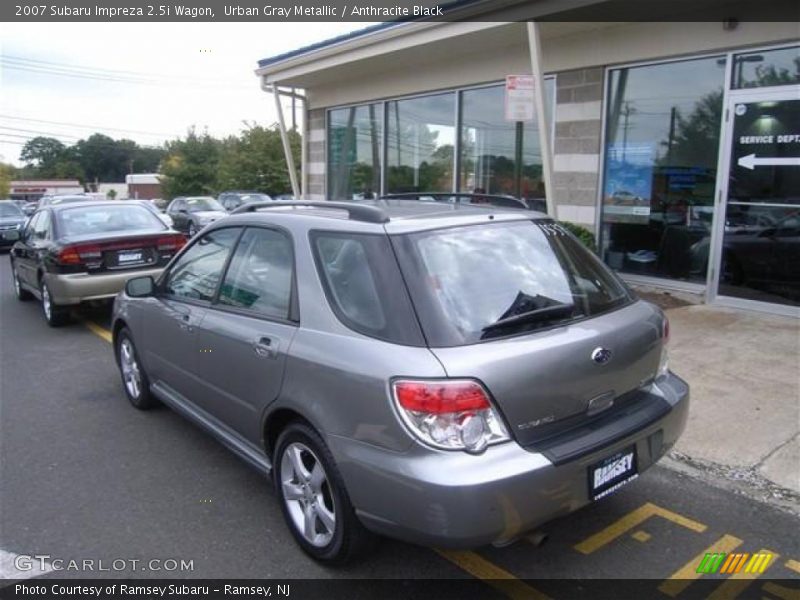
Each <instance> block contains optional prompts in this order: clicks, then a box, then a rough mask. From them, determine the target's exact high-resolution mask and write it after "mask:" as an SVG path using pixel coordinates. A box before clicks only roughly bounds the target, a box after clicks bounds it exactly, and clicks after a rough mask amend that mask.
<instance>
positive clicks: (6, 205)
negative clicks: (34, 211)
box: [0, 202, 25, 218]
mask: <svg viewBox="0 0 800 600" xmlns="http://www.w3.org/2000/svg"><path fill="white" fill-rule="evenodd" d="M24 216H25V215H24V214H23V213H22V211H21V210H20V209H19V207H18V206H17V205H16V204H13V203H11V202H0V218H2V217H24Z"/></svg>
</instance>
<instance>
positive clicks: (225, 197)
mask: <svg viewBox="0 0 800 600" xmlns="http://www.w3.org/2000/svg"><path fill="white" fill-rule="evenodd" d="M270 200H272V198H270V197H269V195H267V194H262V193H261V192H222V193H221V194H220V195H219V196H218V197H217V201H218V202H219V203H220V204H222V206H223V208H225V210H227V211H228V212H233V211H234V210H236V209H237V208H239V207H240V206H244V205H245V204H247V203H249V202H269V201H270Z"/></svg>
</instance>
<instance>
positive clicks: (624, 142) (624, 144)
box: [622, 100, 636, 163]
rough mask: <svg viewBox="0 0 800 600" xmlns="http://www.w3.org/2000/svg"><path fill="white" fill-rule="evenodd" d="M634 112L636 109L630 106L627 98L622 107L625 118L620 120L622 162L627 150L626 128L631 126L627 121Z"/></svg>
mask: <svg viewBox="0 0 800 600" xmlns="http://www.w3.org/2000/svg"><path fill="white" fill-rule="evenodd" d="M635 113H636V109H635V108H633V107H631V103H630V102H628V101H627V100H626V101H625V103H624V108H623V109H622V115H623V116H624V117H625V120H624V121H623V122H622V162H623V163H624V162H625V158H626V153H627V151H628V129H630V128H632V127H633V125H631V124H629V123H628V119H629V118H630V116H631V115H632V114H635Z"/></svg>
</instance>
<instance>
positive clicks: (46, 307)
mask: <svg viewBox="0 0 800 600" xmlns="http://www.w3.org/2000/svg"><path fill="white" fill-rule="evenodd" d="M39 293H40V294H41V297H42V314H43V315H44V319H45V321H47V324H48V325H50V327H61V326H62V325H64V324H65V323H67V322H69V307H67V306H61V305H60V304H56V303H55V302H54V301H53V295H52V294H51V293H50V288H49V287H47V284H46V283H45V281H44V279H42V280H40V281H39Z"/></svg>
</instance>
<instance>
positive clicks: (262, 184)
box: [217, 125, 301, 196]
mask: <svg viewBox="0 0 800 600" xmlns="http://www.w3.org/2000/svg"><path fill="white" fill-rule="evenodd" d="M288 135H289V143H290V146H291V148H292V154H293V158H294V161H295V165H299V164H300V143H301V140H300V134H298V133H297V132H296V131H290V132H288ZM298 177H299V173H298ZM217 185H218V191H222V190H253V191H258V192H263V193H265V194H271V195H273V196H277V195H279V194H286V193H291V192H292V185H291V181H290V179H289V171H288V169H287V168H286V158H285V156H284V152H283V144H282V141H281V136H280V132H279V131H278V129H277V128H275V127H271V128H266V127H261V126H255V125H251V126H249V127H248V128H247V129H245V130H244V131H243V132H242V133H241V135H240V136H239V137H230V138H228V139H227V140H225V141H224V142H223V143H222V145H221V156H220V161H219V170H218V178H217Z"/></svg>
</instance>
